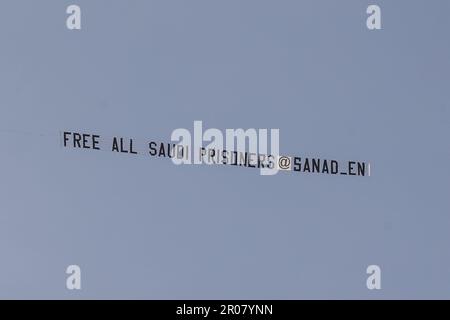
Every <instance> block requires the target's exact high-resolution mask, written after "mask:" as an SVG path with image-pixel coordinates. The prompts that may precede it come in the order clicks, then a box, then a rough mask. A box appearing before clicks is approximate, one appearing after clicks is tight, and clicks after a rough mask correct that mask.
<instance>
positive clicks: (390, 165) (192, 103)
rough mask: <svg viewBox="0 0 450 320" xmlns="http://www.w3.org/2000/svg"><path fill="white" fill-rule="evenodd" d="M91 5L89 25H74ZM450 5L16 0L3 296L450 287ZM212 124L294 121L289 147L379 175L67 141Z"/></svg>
mask: <svg viewBox="0 0 450 320" xmlns="http://www.w3.org/2000/svg"><path fill="white" fill-rule="evenodd" d="M71 4H77V5H79V6H80V8H81V11H82V15H81V21H82V25H81V30H68V29H67V27H66V19H67V17H68V15H67V14H66V8H67V7H68V6H69V5H71ZM370 4H377V5H379V6H380V8H381V19H382V20H381V21H382V28H381V30H368V28H367V26H366V19H367V17H368V15H367V14H366V9H367V7H368V6H369V5H370ZM448 12H450V2H449V1H446V0H433V1H418V0H408V1H406V0H397V1H384V0H373V1H361V0H345V1H339V2H338V1H332V0H301V1H299V0H295V1H294V0H278V1H274V0H246V1H241V0H227V1H224V0H217V1H207V0H189V1H182V0H169V1H166V0H164V1H163V0H151V1H147V0H146V1H143V0H142V1H138V0H127V1H124V0H108V1H106V0H96V1H86V0H76V1H75V0H74V1H65V0H64V1H61V0H41V1H32V0H3V1H2V2H1V10H0V40H1V50H0V181H1V183H0V252H1V259H0V298H3V299H80V298H84V299H399V298H400V299H449V298H450V251H449V250H448V244H449V243H450V233H449V227H450V216H449V214H450V199H449V196H448V192H449V190H450V169H449V164H450V148H449V142H448V137H449V134H450V102H449V98H450V90H449V84H450V60H449V58H448V57H449V56H450V38H449V36H448V35H449V31H450V29H449V26H448ZM194 121H202V122H203V126H204V128H218V129H220V130H225V129H228V128H244V129H248V128H256V129H269V130H270V129H279V132H280V152H281V153H282V154H287V155H299V156H302V157H321V158H327V159H338V160H342V161H346V160H356V161H367V162H370V164H371V176H370V177H353V176H352V177H350V176H340V175H323V174H308V173H294V172H279V173H278V174H277V175H273V176H261V175H260V174H259V173H258V171H257V170H256V171H255V170H250V169H247V168H239V167H233V166H206V165H181V166H177V165H174V164H173V163H172V162H171V161H170V160H168V159H159V158H154V157H149V156H145V155H144V154H143V155H142V156H133V155H129V154H115V153H112V152H106V151H105V152H103V151H102V152H95V151H93V150H75V149H71V148H64V147H62V146H61V136H60V132H62V131H71V132H83V133H91V134H99V135H101V136H102V137H112V136H115V135H118V136H123V137H133V138H136V139H137V140H139V141H150V140H156V141H170V137H171V133H172V132H173V130H175V129H177V128H186V129H189V130H193V125H194ZM142 152H143V153H145V151H142ZM69 265H78V266H79V267H80V268H81V283H82V289H81V290H68V289H67V288H66V280H67V277H68V275H67V274H66V268H67V267H68V266H69ZM370 265H377V266H379V267H380V269H381V289H380V290H368V288H367V286H366V280H367V278H368V276H369V275H368V274H367V273H366V269H367V267H368V266H370Z"/></svg>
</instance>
